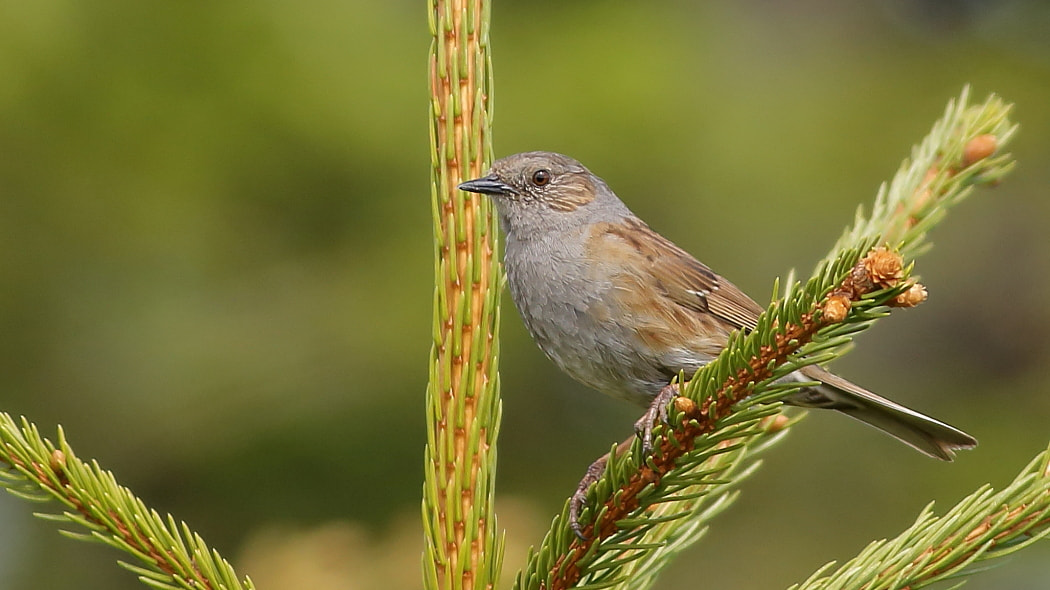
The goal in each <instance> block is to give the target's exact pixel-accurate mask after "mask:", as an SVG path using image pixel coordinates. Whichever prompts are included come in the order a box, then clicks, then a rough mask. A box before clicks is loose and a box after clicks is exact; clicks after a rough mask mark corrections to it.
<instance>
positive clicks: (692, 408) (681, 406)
mask: <svg viewBox="0 0 1050 590" xmlns="http://www.w3.org/2000/svg"><path fill="white" fill-rule="evenodd" d="M674 407H675V409H676V410H678V411H679V412H681V413H683V414H685V415H686V416H690V417H691V416H692V415H693V414H694V413H696V402H694V401H693V400H691V399H689V398H687V397H684V396H678V397H676V398H674Z"/></svg>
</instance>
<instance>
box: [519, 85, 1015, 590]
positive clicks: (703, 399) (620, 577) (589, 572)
mask: <svg viewBox="0 0 1050 590" xmlns="http://www.w3.org/2000/svg"><path fill="white" fill-rule="evenodd" d="M968 94H969V93H968V89H965V90H964V91H963V93H962V96H961V97H960V98H959V99H958V100H957V101H952V102H950V103H949V105H948V107H947V109H946V111H945V114H944V116H943V117H942V118H941V119H940V120H939V121H938V122H937V123H936V124H935V125H934V127H933V129H932V131H931V132H930V134H929V135H928V136H927V137H926V138H925V139H924V140H923V142H922V143H920V144H919V146H917V147H916V148H915V149H914V150H913V153H912V157H911V158H910V159H908V160H905V161H904V163H903V164H902V165H901V168H900V169H899V170H898V172H897V174H896V175H895V177H894V179H893V181H892V182H891V183H890V184H888V185H883V186H882V187H881V188H880V190H879V192H878V195H877V197H876V200H875V205H874V206H873V208H872V214H871V215H870V216H868V217H865V216H864V214H863V211H858V213H857V216H856V222H855V224H854V227H853V228H851V229H848V230H847V231H846V232H845V233H844V235H843V236H842V238H840V240H839V242H838V243H837V244H836V245H835V247H834V248H833V250H832V251H831V253H830V254H829V255H828V257H827V258H825V260H824V261H822V262H821V263H820V264H819V265H818V266H817V269H816V271H815V272H814V274H813V277H812V278H811V279H809V281H807V282H806V283H805V284H802V283H795V282H793V283H791V284H789V285H788V286H787V289H786V292H785V294H784V296H783V297H782V298H780V299H779V300H777V301H774V302H773V303H772V304H771V305H770V306H769V308H768V309H767V310H766V312H765V313H763V314H762V316H761V317H760V318H759V320H758V325H757V326H756V328H755V329H754V330H752V331H751V332H750V333H747V334H742V333H735V334H733V335H732V336H731V337H730V339H729V343H728V345H727V346H726V348H725V350H723V352H722V353H721V355H719V357H718V358H717V359H716V360H714V361H712V362H711V363H709V364H708V365H707V366H705V367H704V368H702V369H701V370H700V371H698V372H697V373H696V375H694V376H693V378H692V379H691V380H690V381H689V382H688V383H686V384H683V385H681V386H680V390H681V397H679V398H678V399H677V400H676V401H675V404H674V407H673V409H672V410H671V411H670V421H669V424H670V426H668V427H665V428H660V427H658V429H657V433H656V436H657V442H656V444H655V448H654V451H653V453H652V454H651V455H650V456H648V457H644V458H641V457H642V455H641V443H640V441H633V444H630V446H629V449H628V450H626V452H616V449H614V452H613V453H611V454H610V457H609V460H608V463H607V467H606V470H605V472H604V473H603V474H602V476H601V478H600V479H599V481H598V482H597V483H596V484H595V485H594V486H592V487H591V489H590V491H589V493H588V505H589V506H594V507H596V508H595V509H593V510H587V511H584V513H583V514H582V515H581V520H583V521H584V522H587V521H589V523H590V524H589V525H588V526H587V528H585V529H584V533H585V536H586V537H587V540H580V539H577V538H576V537H575V536H574V535H573V534H572V532H571V529H570V526H569V523H568V522H567V519H566V516H567V511H568V507H566V510H564V511H563V513H562V515H561V517H560V518H557V519H556V520H555V522H554V524H553V526H552V528H551V530H550V532H549V533H548V534H547V536H546V537H545V538H544V540H543V542H542V543H541V545H540V547H539V549H538V550H536V551H535V552H534V553H533V554H532V555H530V559H529V562H528V564H527V566H526V568H525V569H524V570H523V571H522V572H521V573H520V574H519V576H518V583H517V587H518V588H523V589H524V588H530V589H531V588H546V589H556V588H571V587H583V588H605V587H617V588H646V587H648V586H649V585H651V583H652V581H653V580H654V579H655V576H656V574H657V573H658V571H659V568H660V566H662V565H663V564H665V563H666V562H667V560H668V559H670V557H671V556H673V555H674V554H675V553H677V552H679V551H681V550H682V549H683V548H685V547H686V546H688V545H690V544H691V543H693V542H695V541H696V540H697V539H698V538H699V536H700V535H701V534H702V533H703V531H704V530H705V526H706V523H707V522H708V520H709V519H710V518H711V516H712V515H713V514H715V513H716V512H717V511H718V507H721V506H724V505H725V504H726V503H727V502H728V499H730V498H731V496H728V494H731V493H733V492H732V485H733V484H734V483H735V481H736V479H738V478H736V479H735V478H734V477H733V476H734V474H740V473H747V472H748V468H747V467H740V466H739V465H741V464H752V465H753V454H754V451H757V450H761V449H763V448H765V447H766V446H768V445H766V444H763V439H765V438H768V436H769V433H768V430H767V429H764V428H763V427H762V421H763V420H764V419H768V418H769V417H770V416H773V415H776V414H777V412H779V401H780V400H782V399H783V398H784V397H786V396H788V395H791V394H792V393H794V392H796V391H797V390H798V389H799V388H800V387H802V386H804V384H802V383H779V380H780V379H782V378H783V377H786V376H787V375H790V374H791V373H793V372H795V371H796V370H798V369H799V368H801V367H804V366H806V365H809V364H815V363H824V362H827V361H829V360H832V359H834V358H836V357H838V356H840V355H841V354H843V353H844V352H845V350H846V348H847V345H848V344H849V343H850V342H851V340H852V337H853V335H854V334H856V333H857V332H860V331H863V330H865V329H867V328H868V327H870V325H871V324H872V323H873V322H874V321H876V320H877V319H879V318H881V317H884V316H886V315H888V313H889V311H890V308H891V307H911V306H914V305H916V304H918V303H921V301H923V300H924V299H925V293H926V291H925V288H924V287H923V286H921V285H918V284H917V283H915V282H914V281H913V280H912V279H911V270H912V262H913V259H914V257H915V256H917V255H918V254H919V253H920V252H921V251H922V249H923V247H924V246H925V244H926V242H925V237H926V233H927V231H928V230H929V229H930V228H931V227H932V226H933V225H935V224H936V223H938V222H939V221H940V220H942V219H943V217H944V215H945V213H946V211H947V209H948V208H949V207H950V206H952V205H954V204H956V203H958V202H959V201H960V200H962V199H963V198H964V197H965V196H967V195H968V194H969V192H970V191H971V188H972V187H973V186H975V185H980V184H990V183H993V182H996V181H998V180H999V179H1000V178H1001V177H1002V176H1003V175H1005V174H1006V173H1007V172H1008V171H1009V170H1010V169H1011V168H1012V166H1013V161H1012V159H1011V158H1010V156H1009V155H999V156H994V153H995V152H997V151H998V150H1000V149H1001V148H1002V147H1003V146H1004V145H1005V144H1006V143H1007V142H1008V141H1009V140H1010V138H1011V137H1012V136H1013V134H1014V132H1015V131H1016V127H1015V126H1013V125H1012V124H1010V123H1009V121H1008V120H1007V115H1008V112H1009V106H1008V105H1006V104H1004V103H1003V102H1002V101H1001V100H1000V99H998V98H997V97H995V96H991V97H989V98H988V99H987V100H986V101H985V102H984V103H983V104H981V105H976V106H969V105H968V104H967V103H968ZM879 244H887V245H888V246H889V247H877V246H878V245H879ZM777 290H779V289H777ZM775 292H776V291H775ZM679 381H680V382H681V381H683V380H682V379H680V380H679ZM627 442H628V441H625V443H627ZM623 446H624V447H627V445H623ZM727 449H732V450H734V451H737V452H735V453H732V455H731V456H730V455H727V451H726V450H727ZM726 457H729V458H730V459H731V463H730V464H724V463H719V460H720V459H723V458H726ZM640 458H641V459H640Z"/></svg>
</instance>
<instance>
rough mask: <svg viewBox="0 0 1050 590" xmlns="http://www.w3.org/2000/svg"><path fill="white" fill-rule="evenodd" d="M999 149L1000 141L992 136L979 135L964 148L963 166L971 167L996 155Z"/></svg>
mask: <svg viewBox="0 0 1050 590" xmlns="http://www.w3.org/2000/svg"><path fill="white" fill-rule="evenodd" d="M998 147H999V140H997V139H996V138H995V136H994V135H992V134H985V135H978V136H977V137H975V138H973V139H971V140H970V141H968V142H966V147H964V148H963V158H962V164H963V166H969V165H970V164H973V163H974V162H978V161H980V160H983V159H985V158H987V157H988V156H990V155H992V154H994V153H995V150H996V149H997V148H998Z"/></svg>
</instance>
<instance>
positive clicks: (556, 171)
mask: <svg viewBox="0 0 1050 590" xmlns="http://www.w3.org/2000/svg"><path fill="white" fill-rule="evenodd" d="M459 188H460V189H461V190H465V191H470V192H475V193H483V194H487V195H491V197H492V200H493V202H494V203H495V206H496V210H497V212H498V213H499V219H500V224H501V225H502V227H503V231H504V232H505V233H506V236H507V239H506V252H505V266H506V271H507V279H508V286H509V288H510V293H511V296H512V297H513V299H514V303H515V305H516V306H517V308H518V311H519V312H520V313H521V317H522V319H523V320H524V321H525V325H526V327H527V328H528V330H529V332H530V333H531V334H532V337H533V338H534V339H535V340H536V343H537V344H538V345H539V347H540V348H541V349H543V352H544V353H546V355H547V356H548V357H550V359H551V360H552V361H554V363H555V364H556V365H558V367H560V368H561V369H562V370H563V371H565V372H566V373H568V374H569V375H571V376H572V377H573V378H574V379H576V380H577V381H579V382H581V383H583V384H584V385H588V386H590V387H593V388H594V389H597V390H599V391H601V392H603V393H607V394H609V395H612V396H614V397H619V398H622V399H626V400H628V401H631V402H634V403H635V404H638V405H640V406H643V407H647V408H650V410H649V411H648V412H647V413H646V415H645V416H643V419H642V420H640V421H639V427H640V429H642V430H645V436H646V438H645V439H644V440H643V442H645V443H648V442H649V441H648V438H647V437H648V436H649V433H650V432H651V423H652V421H653V420H654V419H655V418H656V416H658V415H660V414H661V413H662V412H663V408H665V407H666V404H667V402H668V401H670V398H669V397H667V396H666V395H665V394H666V392H667V391H668V389H667V386H668V383H669V382H670V381H671V380H672V379H673V378H674V377H676V376H677V375H678V374H679V373H680V372H684V373H685V374H686V375H692V374H693V373H695V372H696V370H697V369H699V368H700V367H701V366H703V365H704V364H705V363H707V362H709V361H711V360H712V359H713V358H714V357H715V356H716V355H718V353H719V352H720V351H721V349H722V347H723V346H724V345H725V343H726V340H727V337H728V335H729V333H730V332H731V331H732V330H737V329H741V330H750V329H752V328H754V326H755V324H756V320H757V319H758V316H759V314H760V313H762V311H763V309H762V308H761V307H759V305H758V304H756V303H755V302H754V301H752V300H751V298H749V297H748V296H747V295H745V294H744V293H743V292H741V291H740V290H739V289H737V288H736V287H735V286H734V285H733V284H732V283H730V282H729V281H727V280H725V279H723V278H722V277H721V276H719V275H717V274H715V273H714V272H713V271H712V270H711V269H709V268H707V267H706V266H704V264H703V263H701V262H700V261H698V260H697V259H695V258H693V257H692V256H690V255H689V254H688V253H687V252H686V251H685V250H682V249H681V248H679V247H678V246H676V245H674V244H673V243H672V242H671V241H670V240H668V239H667V238H665V237H663V236H661V235H660V234H658V233H656V232H654V231H653V230H651V229H650V228H649V226H648V225H646V224H645V222H643V221H642V220H641V219H639V218H638V217H636V216H635V215H634V214H633V213H631V211H630V210H629V209H628V208H627V206H626V205H624V204H623V202H622V201H620V199H619V198H617V196H616V195H615V194H614V193H613V192H612V190H610V189H609V187H608V186H607V185H606V184H605V182H604V181H602V179H600V178H598V177H597V176H595V175H594V174H592V173H591V172H590V171H589V170H587V169H586V168H584V167H583V166H582V165H581V164H580V163H579V162H577V161H576V160H573V159H572V158H569V157H567V156H563V155H561V154H555V153H551V152H526V153H521V154H515V155H513V156H508V157H506V158H503V159H501V160H498V161H496V162H495V163H494V164H493V165H492V170H491V171H490V173H489V174H488V175H487V176H485V177H483V178H478V179H476V180H471V181H468V182H464V183H463V184H461V185H459ZM793 377H794V378H797V379H799V380H800V381H807V382H808V381H817V382H820V385H816V386H813V387H807V388H805V389H803V390H801V391H799V392H798V393H797V394H794V395H792V396H791V397H789V398H787V400H785V401H786V403H789V404H792V405H797V406H804V407H807V408H828V409H832V410H838V411H839V412H842V413H843V414H846V415H848V416H852V417H853V418H856V419H858V420H860V421H861V422H864V423H866V424H870V425H871V426H874V427H875V428H878V429H879V430H882V431H883V432H886V433H888V434H889V435H890V436H893V437H894V438H896V439H898V440H900V441H902V442H904V443H906V444H908V445H911V446H912V447H914V448H916V449H918V450H919V451H921V452H923V453H925V454H927V455H929V456H931V457H936V458H938V459H943V460H945V461H951V460H952V458H953V457H954V452H953V451H955V450H957V449H969V448H972V447H974V446H976V444H977V440H976V439H974V438H973V437H972V436H970V435H968V434H966V433H965V432H962V431H960V430H958V429H956V428H953V427H951V426H949V425H947V424H944V423H943V422H939V421H937V420H934V419H933V418H930V417H928V416H924V415H922V414H920V413H918V412H915V411H913V410H910V409H908V408H906V407H904V406H901V405H899V404H896V403H894V402H891V401H889V400H887V399H884V398H882V397H879V396H877V395H875V394H874V393H871V392H870V391H868V390H866V389H864V388H862V387H859V386H857V385H854V384H853V383H850V382H849V381H846V380H845V379H842V378H841V377H838V376H836V375H834V374H832V373H829V372H828V371H826V370H824V369H822V368H820V367H818V366H815V365H812V366H808V367H806V368H804V369H801V370H799V371H797V372H796V373H795V374H794V375H793ZM661 392H663V394H662V393H661ZM654 400H656V402H657V403H658V404H661V407H659V408H657V407H654ZM585 481H586V480H585ZM582 485H583V484H581V486H582ZM574 512H575V511H574ZM574 528H575V527H574Z"/></svg>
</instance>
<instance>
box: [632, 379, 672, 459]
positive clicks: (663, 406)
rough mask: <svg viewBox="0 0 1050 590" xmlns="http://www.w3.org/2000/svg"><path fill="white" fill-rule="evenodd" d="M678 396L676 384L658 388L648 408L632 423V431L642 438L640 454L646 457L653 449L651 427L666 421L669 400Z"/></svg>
mask: <svg viewBox="0 0 1050 590" xmlns="http://www.w3.org/2000/svg"><path fill="white" fill-rule="evenodd" d="M676 397H678V384H677V383H672V384H670V385H668V386H666V387H664V388H663V389H661V390H660V393H658V394H657V395H656V397H654V398H653V401H652V403H651V404H649V409H648V410H646V411H645V413H644V414H642V417H641V418H639V419H638V421H637V422H635V423H634V431H635V432H636V433H637V434H638V436H640V437H641V438H642V455H643V456H646V457H648V456H649V455H650V454H651V453H652V451H653V428H655V427H656V425H657V424H660V423H664V424H666V423H667V420H668V418H669V416H670V414H669V413H668V411H667V406H668V404H670V403H671V400H673V399H674V398H676Z"/></svg>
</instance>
